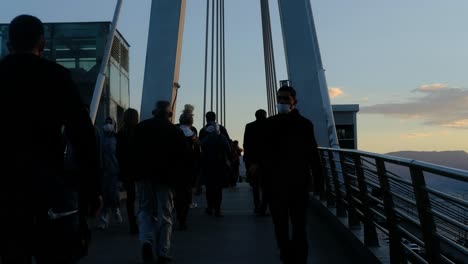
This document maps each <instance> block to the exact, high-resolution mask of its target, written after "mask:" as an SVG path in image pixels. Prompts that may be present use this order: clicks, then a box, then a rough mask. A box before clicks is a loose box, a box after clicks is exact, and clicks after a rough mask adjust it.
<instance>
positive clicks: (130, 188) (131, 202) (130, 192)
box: [124, 181, 138, 234]
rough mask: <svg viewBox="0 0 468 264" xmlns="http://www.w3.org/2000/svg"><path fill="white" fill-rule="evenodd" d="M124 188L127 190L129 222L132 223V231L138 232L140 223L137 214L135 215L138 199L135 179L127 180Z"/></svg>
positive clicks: (133, 232)
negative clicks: (138, 223)
mask: <svg viewBox="0 0 468 264" xmlns="http://www.w3.org/2000/svg"><path fill="white" fill-rule="evenodd" d="M124 188H125V190H126V191H127V202H126V205H127V215H128V223H129V225H130V233H132V234H137V233H138V225H137V222H136V215H135V200H136V192H135V183H134V182H133V181H127V182H126V183H125V186H124Z"/></svg>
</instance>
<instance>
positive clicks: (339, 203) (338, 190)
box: [328, 150, 346, 217]
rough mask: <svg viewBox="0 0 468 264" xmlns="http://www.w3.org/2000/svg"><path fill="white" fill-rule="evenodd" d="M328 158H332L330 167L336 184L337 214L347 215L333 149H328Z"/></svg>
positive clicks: (340, 215)
mask: <svg viewBox="0 0 468 264" xmlns="http://www.w3.org/2000/svg"><path fill="white" fill-rule="evenodd" d="M328 157H329V158H328V159H329V160H330V168H331V171H332V176H333V185H335V197H336V216H338V217H345V216H346V208H345V206H344V203H343V197H342V195H341V188H340V181H339V179H338V172H337V171H336V164H335V158H334V155H333V151H331V150H328Z"/></svg>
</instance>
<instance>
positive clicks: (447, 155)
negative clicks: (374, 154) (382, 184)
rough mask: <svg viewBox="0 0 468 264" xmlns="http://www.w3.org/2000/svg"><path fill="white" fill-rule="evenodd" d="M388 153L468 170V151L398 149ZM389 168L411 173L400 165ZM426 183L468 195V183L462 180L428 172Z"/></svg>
mask: <svg viewBox="0 0 468 264" xmlns="http://www.w3.org/2000/svg"><path fill="white" fill-rule="evenodd" d="M386 155H390V156H396V157H401V158H407V159H414V160H419V161H424V162H429V163H433V164H437V165H442V166H446V167H451V168H456V169H461V170H466V171H468V153H466V152H465V151H462V150H460V151H430V152H425V151H398V152H390V153H387V154H386ZM388 170H389V171H392V172H394V173H395V174H397V175H399V176H401V177H404V178H409V177H410V174H409V171H408V169H404V168H402V167H400V166H396V165H395V166H393V165H389V166H388ZM426 183H427V184H428V186H431V187H434V188H435V189H437V190H440V191H443V192H448V193H452V194H459V195H460V194H462V195H468V183H463V182H461V181H455V180H451V179H447V178H445V177H440V176H437V175H433V174H428V175H427V176H426Z"/></svg>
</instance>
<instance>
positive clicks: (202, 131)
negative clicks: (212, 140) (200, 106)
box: [200, 124, 231, 142]
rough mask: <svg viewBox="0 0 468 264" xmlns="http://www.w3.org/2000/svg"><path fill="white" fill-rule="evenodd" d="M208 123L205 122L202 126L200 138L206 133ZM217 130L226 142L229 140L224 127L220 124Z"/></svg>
mask: <svg viewBox="0 0 468 264" xmlns="http://www.w3.org/2000/svg"><path fill="white" fill-rule="evenodd" d="M209 125H210V124H207V125H206V126H205V127H204V128H202V130H200V140H203V138H204V137H205V136H206V135H208V133H207V132H206V128H207V127H208V126H209ZM218 126H219V132H220V133H221V135H223V136H224V137H225V138H226V139H227V141H228V142H231V138H230V137H229V134H228V132H227V130H226V128H225V127H223V126H222V125H219V124H218Z"/></svg>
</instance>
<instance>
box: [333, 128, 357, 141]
mask: <svg viewBox="0 0 468 264" xmlns="http://www.w3.org/2000/svg"><path fill="white" fill-rule="evenodd" d="M336 134H337V135H338V139H351V140H354V126H353V125H337V126H336Z"/></svg>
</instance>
